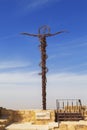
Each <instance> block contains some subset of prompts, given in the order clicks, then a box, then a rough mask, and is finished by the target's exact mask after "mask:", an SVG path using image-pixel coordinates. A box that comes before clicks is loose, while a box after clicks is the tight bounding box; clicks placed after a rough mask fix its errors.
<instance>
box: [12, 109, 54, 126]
mask: <svg viewBox="0 0 87 130" xmlns="http://www.w3.org/2000/svg"><path fill="white" fill-rule="evenodd" d="M13 116H14V122H31V123H32V124H47V123H48V122H54V121H55V111H54V110H18V111H14V114H13Z"/></svg>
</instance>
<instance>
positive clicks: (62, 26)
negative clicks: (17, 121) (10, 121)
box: [0, 0, 87, 109]
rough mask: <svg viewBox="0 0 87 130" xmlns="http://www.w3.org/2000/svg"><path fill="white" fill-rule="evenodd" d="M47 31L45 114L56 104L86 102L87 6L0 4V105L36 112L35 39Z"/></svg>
mask: <svg viewBox="0 0 87 130" xmlns="http://www.w3.org/2000/svg"><path fill="white" fill-rule="evenodd" d="M42 25H48V26H50V28H51V33H55V32H57V31H60V30H68V31H69V32H68V33H63V34H60V35H57V36H54V37H50V38H49V37H48V38H47V44H48V46H47V54H48V59H47V67H48V69H49V72H48V73H47V81H48V82H47V108H48V109H49V108H55V107H56V99H57V98H81V99H82V100H85V102H86V101H87V96H86V95H87V1H86V0H44V1H42V0H0V104H1V106H2V107H6V108H12V109H32V108H33V109H35V108H37V109H40V108H42V105H41V100H42V99H41V77H40V76H38V73H39V72H40V71H41V69H40V67H39V66H38V64H39V62H40V51H39V48H38V45H39V44H40V43H39V39H38V38H35V37H28V36H23V35H20V32H28V33H34V34H38V28H39V27H40V26H42Z"/></svg>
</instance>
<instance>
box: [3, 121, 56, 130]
mask: <svg viewBox="0 0 87 130" xmlns="http://www.w3.org/2000/svg"><path fill="white" fill-rule="evenodd" d="M55 127H56V128H57V127H58V124H57V123H55V122H52V123H49V124H48V125H32V124H31V123H20V124H18V123H13V124H11V125H9V126H8V127H6V128H5V129H6V130H52V129H53V128H55Z"/></svg>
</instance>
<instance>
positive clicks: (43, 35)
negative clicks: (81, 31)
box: [21, 25, 65, 110]
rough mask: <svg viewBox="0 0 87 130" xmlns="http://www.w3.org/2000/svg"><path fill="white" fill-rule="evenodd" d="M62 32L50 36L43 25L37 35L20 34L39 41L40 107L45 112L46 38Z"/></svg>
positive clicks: (48, 29) (46, 27) (47, 27)
mask: <svg viewBox="0 0 87 130" xmlns="http://www.w3.org/2000/svg"><path fill="white" fill-rule="evenodd" d="M63 32H65V31H59V32H56V33H54V34H51V33H50V27H49V26H47V25H44V26H42V27H40V28H39V30H38V34H30V33H26V32H23V33H21V34H22V35H27V36H34V37H38V38H39V41H40V45H39V48H40V51H41V62H40V64H39V65H40V66H41V73H39V74H40V75H41V76H42V107H43V110H46V82H47V79H46V73H47V71H48V69H47V67H46V59H47V58H48V56H47V54H46V47H47V43H46V37H49V36H55V35H58V34H60V33H63Z"/></svg>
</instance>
